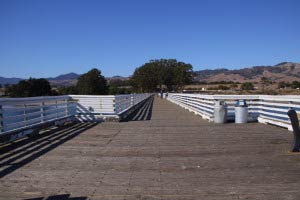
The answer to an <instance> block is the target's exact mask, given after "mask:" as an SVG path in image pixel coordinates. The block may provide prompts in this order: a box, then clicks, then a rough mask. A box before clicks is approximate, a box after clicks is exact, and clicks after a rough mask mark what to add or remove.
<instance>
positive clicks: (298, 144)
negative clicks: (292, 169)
mask: <svg viewBox="0 0 300 200" xmlns="http://www.w3.org/2000/svg"><path fill="white" fill-rule="evenodd" d="M287 114H288V116H289V118H290V120H291V124H292V127H293V133H294V142H293V148H292V152H299V150H300V129H299V120H298V117H297V113H296V111H295V110H294V109H289V111H288V113H287Z"/></svg>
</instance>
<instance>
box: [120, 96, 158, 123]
mask: <svg viewBox="0 0 300 200" xmlns="http://www.w3.org/2000/svg"><path fill="white" fill-rule="evenodd" d="M153 101H154V97H151V98H149V99H148V100H146V102H145V103H144V104H143V105H142V106H141V108H140V109H137V110H136V111H134V112H133V113H131V114H130V115H128V116H127V117H126V118H125V119H123V120H121V122H129V121H147V120H151V117H152V109H153Z"/></svg>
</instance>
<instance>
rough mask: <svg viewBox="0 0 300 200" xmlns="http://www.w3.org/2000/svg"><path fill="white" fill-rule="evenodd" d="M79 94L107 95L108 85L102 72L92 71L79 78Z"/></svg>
mask: <svg viewBox="0 0 300 200" xmlns="http://www.w3.org/2000/svg"><path fill="white" fill-rule="evenodd" d="M76 88H77V91H78V94H85V95H103V94H107V84H106V79H105V78H104V76H102V75H101V71H100V70H98V69H92V70H90V71H88V72H87V73H85V74H83V75H81V76H80V77H79V78H78V82H77V85H76Z"/></svg>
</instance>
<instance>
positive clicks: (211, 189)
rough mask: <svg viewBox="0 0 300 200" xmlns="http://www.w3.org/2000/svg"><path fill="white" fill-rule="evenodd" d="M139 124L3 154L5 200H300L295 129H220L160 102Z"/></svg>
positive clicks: (110, 126) (86, 129)
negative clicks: (294, 146)
mask: <svg viewBox="0 0 300 200" xmlns="http://www.w3.org/2000/svg"><path fill="white" fill-rule="evenodd" d="M152 106H153V107H152ZM133 115H134V116H131V120H126V121H125V122H119V123H118V122H104V123H99V124H94V123H82V124H72V125H69V126H67V127H63V128H58V129H53V130H49V131H47V132H45V133H43V134H41V135H39V136H35V137H34V138H25V139H22V140H19V141H15V142H14V143H12V144H9V145H4V146H2V147H1V148H0V153H1V154H0V177H1V179H0V199H3V200H4V199H5V200H11V199H32V200H33V199H35V200H42V199H48V200H53V199H59V200H67V199H70V200H71V199H72V200H75V199H76V200H85V199H95V200H100V199H101V200H121V199H127V200H131V199H133V200H146V199H147V200H156V199H163V200H165V199H166V200H179V199H180V200H191V199H197V200H200V199H203V200H219V199H226V200H227V199H228V200H229V199H230V200H235V199H263V200H266V199H272V200H275V199H289V200H296V199H300V189H299V183H300V155H299V154H292V153H289V152H288V150H289V149H290V145H291V144H290V143H291V141H292V134H291V133H290V132H288V131H287V130H286V129H282V128H278V127H273V126H269V125H263V124H258V123H248V124H242V125H241V124H240V125H237V124H233V123H229V124H223V125H216V124H213V123H209V122H208V121H205V120H203V119H201V118H200V117H199V116H196V115H194V114H192V113H190V112H188V111H186V110H184V109H182V108H180V107H178V106H177V105H175V104H172V103H170V102H168V101H166V100H161V99H158V98H156V99H155V100H154V102H153V104H152V102H151V101H150V100H149V101H148V103H147V104H145V106H144V107H143V109H142V110H139V111H137V112H136V113H134V114H133Z"/></svg>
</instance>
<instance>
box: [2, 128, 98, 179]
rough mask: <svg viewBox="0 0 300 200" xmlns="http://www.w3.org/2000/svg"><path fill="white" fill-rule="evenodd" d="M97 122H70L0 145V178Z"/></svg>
mask: <svg viewBox="0 0 300 200" xmlns="http://www.w3.org/2000/svg"><path fill="white" fill-rule="evenodd" d="M96 124H97V123H72V124H69V125H67V126H63V127H60V128H55V129H52V130H49V131H47V132H45V133H43V134H39V135H35V136H33V137H28V138H24V139H21V140H17V141H14V142H12V143H10V144H5V145H3V146H2V147H0V155H1V156H0V178H3V177H4V176H6V175H7V174H9V173H11V172H13V171H15V170H17V169H18V168H20V167H22V166H24V165H26V164H27V163H29V162H31V161H33V160H35V159H37V158H39V157H40V156H42V155H44V154H46V153H47V152H49V151H51V150H52V149H54V148H56V147H58V146H59V145H62V144H64V143H65V142H67V141H68V140H71V139H73V138H74V137H76V136H78V135H79V134H80V133H82V132H84V131H85V130H87V129H89V128H91V127H93V126H95V125H96Z"/></svg>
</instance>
